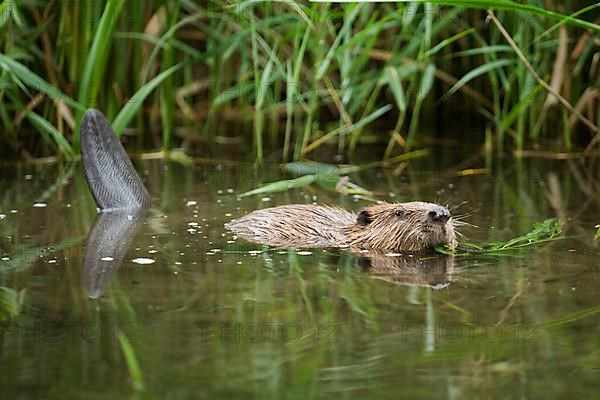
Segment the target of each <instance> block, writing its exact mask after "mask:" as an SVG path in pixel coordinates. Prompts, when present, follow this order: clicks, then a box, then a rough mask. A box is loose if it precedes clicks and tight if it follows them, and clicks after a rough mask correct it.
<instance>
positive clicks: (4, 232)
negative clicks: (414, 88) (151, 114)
mask: <svg viewBox="0 0 600 400" xmlns="http://www.w3.org/2000/svg"><path fill="white" fill-rule="evenodd" d="M436 160H437V161H436ZM434 161H435V162H437V166H438V167H439V166H440V164H439V163H440V161H439V158H432V159H430V160H424V161H421V162H418V163H414V164H413V165H411V166H409V167H408V169H406V170H404V171H402V172H401V173H400V174H399V175H395V174H394V171H393V170H365V171H362V172H359V173H356V174H353V175H351V179H352V181H353V182H355V183H357V184H359V185H361V186H363V187H365V188H368V189H370V190H373V191H374V192H375V196H376V197H377V198H379V199H382V200H387V201H399V202H402V201H410V200H426V201H437V202H440V203H444V204H445V203H448V204H450V206H458V205H460V207H458V209H457V210H455V211H454V212H455V213H458V214H461V213H463V214H464V213H473V215H472V216H470V217H469V218H468V219H467V221H468V222H470V223H471V224H473V225H476V227H472V228H468V229H463V231H464V234H465V235H467V237H468V240H470V241H491V240H505V239H508V238H511V237H513V236H516V235H520V234H523V233H526V232H528V231H529V230H530V229H531V227H532V225H533V224H534V223H535V222H539V221H542V220H544V219H545V218H550V217H560V218H562V219H564V220H565V221H567V225H566V226H565V233H566V235H567V236H568V238H567V239H564V240H560V241H556V242H552V243H547V244H544V245H541V246H538V247H535V248H529V249H528V250H527V251H523V252H521V253H520V254H519V255H518V257H498V258H492V257H469V258H456V259H449V258H445V257H439V256H438V257H436V258H434V259H433V260H431V259H423V258H422V257H413V258H414V261H412V260H410V259H409V258H408V257H407V256H406V257H403V258H402V259H399V258H396V259H394V258H392V261H390V260H389V259H388V260H385V259H383V260H381V259H378V260H372V259H371V260H369V259H365V258H364V257H357V256H356V255H353V254H350V253H348V252H346V251H344V250H333V249H272V248H268V247H265V246H261V245H256V244H252V243H248V242H244V241H242V240H241V239H236V238H235V237H233V236H232V235H231V234H230V233H228V232H227V231H226V230H225V228H224V227H223V224H224V223H225V222H227V221H229V220H230V219H232V218H235V217H238V216H241V215H243V214H245V213H247V212H248V211H251V210H253V209H256V208H263V207H269V206H275V205H279V204H287V203H293V202H297V203H312V202H318V203H326V204H334V205H339V206H342V207H346V208H348V209H354V210H357V209H359V208H360V207H361V206H363V205H367V204H369V202H368V201H366V200H364V199H356V198H353V197H351V196H342V195H341V194H337V193H331V192H327V191H326V190H324V189H322V188H319V187H318V186H314V187H313V186H311V187H309V188H306V189H302V190H292V191H289V192H286V193H279V194H271V195H264V196H255V197H248V198H239V197H238V195H239V194H240V193H242V192H244V191H246V190H250V189H252V188H254V187H255V186H257V185H258V184H260V183H264V182H268V181H273V180H277V179H281V178H282V177H284V174H283V173H282V172H281V170H280V169H279V168H277V167H276V166H268V167H265V168H262V169H260V170H259V169H256V168H255V167H254V166H253V165H250V164H243V163H235V162H223V163H213V164H199V165H196V166H194V167H184V166H181V165H179V164H177V163H172V162H162V161H152V162H150V161H148V162H145V163H138V165H137V167H138V169H139V170H140V171H142V172H143V176H144V180H145V183H146V185H147V187H148V189H149V192H150V193H151V195H152V197H153V204H154V208H153V209H151V210H149V211H148V212H147V213H146V215H124V216H120V217H115V218H100V217H98V216H97V214H96V210H95V205H94V203H93V200H92V198H91V196H90V195H89V193H88V189H87V186H86V183H85V180H84V178H83V174H82V171H81V167H80V165H77V164H76V165H48V166H40V167H35V166H25V165H3V166H2V167H1V171H2V173H1V175H0V185H1V187H2V188H3V190H2V192H1V193H0V258H1V260H0V320H1V325H0V329H1V334H2V337H1V351H0V387H1V388H2V389H1V391H2V393H3V397H4V398H29V397H33V396H35V397H44V398H65V397H67V398H82V397H86V398H105V397H106V396H107V392H108V394H110V395H111V397H114V398H129V397H132V396H134V395H136V393H137V394H139V395H140V397H144V398H145V397H149V398H154V397H156V398H165V397H167V396H168V397H171V398H215V397H223V398H282V399H285V398H289V399H293V398H301V399H305V398H332V399H333V398H336V399H337V398H428V399H430V398H450V399H459V398H499V397H508V398H532V397H533V398H535V397H538V396H539V394H540V393H545V394H546V396H545V397H550V398H563V397H565V396H573V395H575V396H577V397H584V396H585V397H586V398H587V397H589V395H591V394H592V393H593V388H594V387H598V382H599V380H600V379H599V378H600V346H599V345H600V328H599V326H600V324H599V322H600V319H599V314H598V312H600V302H599V300H598V296H597V288H598V285H599V284H600V267H599V266H598V255H599V254H600V252H599V250H598V242H594V240H593V235H594V225H595V224H596V223H598V222H600V220H599V219H598V218H597V216H598V215H599V213H598V211H599V207H598V201H597V198H595V197H594V195H593V193H594V182H593V180H590V179H588V178H586V173H585V170H583V169H582V167H581V166H580V165H579V164H578V163H569V162H564V161H560V162H558V161H556V162H549V161H523V162H520V163H516V162H512V161H511V162H510V163H508V162H506V164H508V165H505V166H496V167H494V168H490V169H488V170H487V171H477V170H473V171H464V169H465V168H466V167H465V168H458V169H449V168H445V167H444V168H445V172H443V173H440V172H436V171H435V170H432V169H431V165H432V164H431V163H432V162H434ZM467 167H469V168H471V167H473V168H480V167H481V166H478V165H472V166H467ZM459 171H463V172H459ZM138 222H139V223H138ZM86 244H87V246H86ZM120 261H122V264H121V265H119V262H120ZM128 352H130V353H128ZM126 354H130V355H129V356H128V357H126V356H125V355H126ZM132 359H135V360H136V361H137V362H135V361H132ZM127 360H129V361H127ZM136 364H137V365H136Z"/></svg>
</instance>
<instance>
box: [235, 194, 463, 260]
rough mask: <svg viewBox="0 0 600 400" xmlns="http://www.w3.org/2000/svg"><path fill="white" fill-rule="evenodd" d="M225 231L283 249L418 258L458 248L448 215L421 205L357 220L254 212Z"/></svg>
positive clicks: (297, 209)
mask: <svg viewBox="0 0 600 400" xmlns="http://www.w3.org/2000/svg"><path fill="white" fill-rule="evenodd" d="M225 227H226V228H227V229H229V230H231V231H232V232H233V233H235V234H236V235H238V236H240V237H242V238H244V239H246V240H250V241H253V242H257V243H261V244H267V245H272V246H282V247H350V248H351V249H353V250H357V249H368V250H380V251H410V252H419V251H424V250H428V249H433V248H435V247H436V246H438V245H445V246H447V247H449V248H455V247H456V245H457V241H456V233H455V231H454V225H453V221H452V217H451V216H450V212H449V211H448V209H447V208H445V207H442V206H440V205H437V204H433V203H425V202H421V201H415V202H410V203H398V204H379V205H374V206H370V207H366V208H364V209H362V210H361V211H360V212H359V213H358V214H355V213H352V212H349V211H346V210H344V209H341V208H336V207H329V206H318V205H308V204H291V205H286V206H279V207H272V208H266V209H262V210H256V211H253V212H251V213H250V214H248V215H246V216H244V217H242V218H239V219H236V220H233V221H231V222H229V223H227V224H225Z"/></svg>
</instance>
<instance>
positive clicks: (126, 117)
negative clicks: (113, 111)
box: [113, 64, 182, 136]
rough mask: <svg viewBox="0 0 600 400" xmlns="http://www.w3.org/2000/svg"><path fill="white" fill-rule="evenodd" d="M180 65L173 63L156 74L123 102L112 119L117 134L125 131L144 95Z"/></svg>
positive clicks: (146, 95)
mask: <svg viewBox="0 0 600 400" xmlns="http://www.w3.org/2000/svg"><path fill="white" fill-rule="evenodd" d="M181 66H182V64H177V65H174V66H172V67H171V68H169V69H168V70H166V71H163V72H161V73H160V74H158V75H156V76H155V77H154V79H152V80H151V81H150V82H148V83H146V84H145V85H144V86H142V87H141V88H140V89H139V90H138V91H137V92H136V93H135V95H133V97H132V98H131V99H130V100H129V101H128V102H127V104H125V107H123V108H122V109H121V111H120V112H119V114H118V115H117V116H116V118H115V120H114V121H113V129H114V130H115V133H116V134H117V136H120V135H121V134H122V133H123V131H125V127H127V124H128V123H129V121H131V119H132V118H133V116H134V115H135V113H136V112H137V111H138V110H139V109H140V107H141V106H142V103H143V102H144V100H145V99H146V97H148V95H149V94H150V93H152V91H153V90H154V89H155V88H156V87H157V86H158V85H160V84H161V82H162V81H164V80H165V79H166V78H167V77H169V76H170V75H171V74H172V73H174V72H175V71H177V70H178V69H179V68H181Z"/></svg>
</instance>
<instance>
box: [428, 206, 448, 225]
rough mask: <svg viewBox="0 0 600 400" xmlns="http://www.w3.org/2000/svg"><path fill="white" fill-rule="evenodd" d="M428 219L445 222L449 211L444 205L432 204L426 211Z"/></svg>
mask: <svg viewBox="0 0 600 400" xmlns="http://www.w3.org/2000/svg"><path fill="white" fill-rule="evenodd" d="M428 215H429V219H431V220H432V221H434V222H439V223H441V224H445V223H446V222H448V220H449V219H450V211H448V209H447V208H446V207H442V206H434V207H432V209H431V211H429V213H428Z"/></svg>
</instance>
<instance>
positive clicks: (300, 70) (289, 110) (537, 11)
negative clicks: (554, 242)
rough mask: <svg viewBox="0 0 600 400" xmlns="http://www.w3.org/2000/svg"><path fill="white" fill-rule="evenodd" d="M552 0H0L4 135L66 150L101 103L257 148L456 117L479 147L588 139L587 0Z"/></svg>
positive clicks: (594, 94)
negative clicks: (345, 0) (370, 0)
mask: <svg viewBox="0 0 600 400" xmlns="http://www.w3.org/2000/svg"><path fill="white" fill-rule="evenodd" d="M200 3H201V4H200ZM548 4H550V3H547V2H541V1H529V2H522V3H518V2H515V1H510V0H496V1H492V0H489V1H478V0H470V1H468V0H463V1H438V0H436V1H429V2H424V1H415V2H395V3H380V4H364V3H362V4H356V3H352V4H331V3H325V2H323V3H321V2H314V3H308V2H304V1H293V0H285V1H273V2H271V1H254V0H246V1H238V2H220V1H208V2H196V1H186V0H179V1H150V2H137V1H125V0H107V1H91V0H79V1H65V0H59V1H55V2H29V1H28V2H16V1H6V0H5V1H3V2H0V120H1V123H2V129H1V130H0V143H1V144H2V148H3V149H4V150H2V153H10V154H12V155H14V157H22V158H34V157H39V156H49V155H55V154H61V155H62V156H63V157H64V158H66V159H71V158H75V157H76V155H77V152H78V121H79V119H80V117H81V115H82V112H83V111H84V110H85V108H87V107H97V108H100V109H101V110H103V111H104V112H105V113H106V114H107V116H108V117H109V118H110V119H111V120H113V122H114V123H115V130H116V131H117V133H119V134H121V133H123V132H125V128H126V127H128V128H130V130H129V131H127V134H128V135H135V136H136V140H137V144H138V145H139V146H140V147H141V148H144V149H156V148H158V147H162V148H163V149H165V150H169V149H171V148H173V147H183V148H184V149H186V150H189V151H190V152H191V153H194V149H195V148H199V147H200V146H201V145H204V144H206V143H209V144H210V143H214V142H215V141H221V142H223V141H224V142H234V143H240V142H241V143H245V144H247V145H248V146H247V147H246V148H247V149H248V150H247V151H248V152H252V154H253V155H254V158H255V159H256V160H258V161H260V160H262V159H263V158H264V157H270V159H277V160H291V159H301V158H311V156H312V154H311V153H312V152H314V151H315V150H317V149H319V148H321V147H322V146H323V145H334V146H336V147H335V148H336V151H337V153H339V154H342V155H344V154H350V153H352V152H353V151H354V150H355V149H356V148H357V145H358V144H359V143H363V142H364V143H380V144H382V146H380V148H381V154H380V156H381V158H386V159H387V158H392V157H395V156H398V155H401V154H403V153H406V152H410V151H412V150H414V149H415V148H420V147H422V145H423V144H426V143H428V141H427V140H426V139H427V138H428V137H430V136H436V137H438V138H443V139H455V140H459V141H460V140H464V139H465V137H464V136H463V135H464V131H465V130H466V129H464V128H460V127H461V126H463V127H464V126H465V125H468V126H469V130H472V131H474V136H473V137H469V139H468V140H469V141H479V142H481V143H482V144H483V143H485V145H486V148H487V149H489V150H490V151H496V152H503V151H506V150H516V151H524V150H531V149H543V150H553V151H581V150H584V149H585V150H586V151H587V154H589V153H590V152H592V151H594V150H595V145H596V139H597V138H600V136H597V135H598V133H599V132H600V131H599V130H598V125H599V122H600V113H598V104H599V101H600V95H599V89H598V85H599V84H600V68H599V67H598V63H597V61H594V60H597V57H598V54H600V53H599V51H600V50H599V46H598V39H599V37H600V25H598V23H599V22H600V19H599V18H598V8H600V3H597V4H594V5H591V6H590V5H589V3H586V2H582V1H568V2H561V3H560V7H559V5H558V4H556V5H555V4H553V5H552V7H556V9H548V8H545V7H546V6H547V5H548ZM444 126H447V128H442V127H444ZM234 136H236V137H234ZM237 136H239V137H237ZM134 142H135V140H134ZM251 143H252V144H253V146H252V147H251V146H250V144H251ZM9 149H10V150H9Z"/></svg>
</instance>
